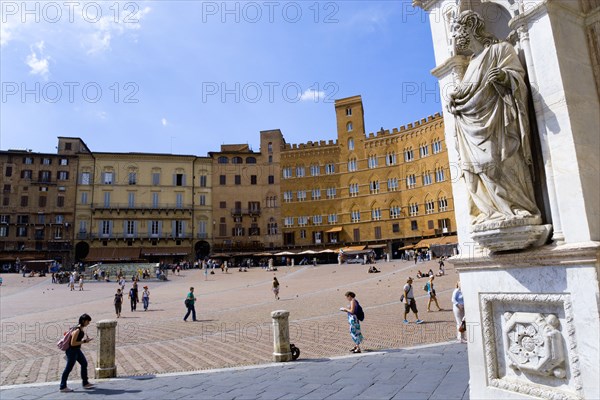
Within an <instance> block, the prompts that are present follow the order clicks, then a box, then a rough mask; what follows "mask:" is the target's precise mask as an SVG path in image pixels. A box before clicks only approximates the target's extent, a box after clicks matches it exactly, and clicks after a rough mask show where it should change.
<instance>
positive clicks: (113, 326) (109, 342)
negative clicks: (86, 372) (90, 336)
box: [95, 319, 117, 379]
mask: <svg viewBox="0 0 600 400" xmlns="http://www.w3.org/2000/svg"><path fill="white" fill-rule="evenodd" d="M96 327H97V328H98V337H97V338H96V340H98V355H97V357H96V374H95V377H96V379H104V378H114V377H116V376H117V365H116V364H115V354H116V352H115V344H116V332H117V321H116V320H114V319H105V320H102V321H98V322H97V323H96Z"/></svg>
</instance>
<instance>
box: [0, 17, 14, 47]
mask: <svg viewBox="0 0 600 400" xmlns="http://www.w3.org/2000/svg"><path fill="white" fill-rule="evenodd" d="M11 39H12V32H11V26H10V24H9V23H8V21H7V22H3V23H0V47H2V46H6V44H8V42H9V41H10V40H11Z"/></svg>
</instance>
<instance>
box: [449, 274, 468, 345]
mask: <svg viewBox="0 0 600 400" xmlns="http://www.w3.org/2000/svg"><path fill="white" fill-rule="evenodd" d="M452 311H453V312H454V319H456V339H457V340H458V341H460V342H461V343H467V340H466V334H465V332H464V331H463V332H461V326H462V323H463V319H464V318H465V301H464V300H463V295H462V291H461V290H460V281H458V282H456V289H454V292H452Z"/></svg>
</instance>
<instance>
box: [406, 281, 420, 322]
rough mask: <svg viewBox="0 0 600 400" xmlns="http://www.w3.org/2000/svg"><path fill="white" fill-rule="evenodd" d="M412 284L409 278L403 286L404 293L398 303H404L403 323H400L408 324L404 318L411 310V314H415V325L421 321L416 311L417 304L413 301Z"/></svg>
mask: <svg viewBox="0 0 600 400" xmlns="http://www.w3.org/2000/svg"><path fill="white" fill-rule="evenodd" d="M412 283H413V280H412V278H411V277H410V276H409V277H408V279H407V280H406V285H404V293H403V294H402V296H401V297H400V301H402V302H403V303H404V321H402V322H404V323H405V324H408V320H407V319H406V317H407V316H408V313H409V311H410V310H412V312H414V313H415V317H416V318H417V320H416V323H417V324H422V323H423V321H422V320H420V319H419V311H418V310H417V302H416V301H415V295H414V293H413V287H412Z"/></svg>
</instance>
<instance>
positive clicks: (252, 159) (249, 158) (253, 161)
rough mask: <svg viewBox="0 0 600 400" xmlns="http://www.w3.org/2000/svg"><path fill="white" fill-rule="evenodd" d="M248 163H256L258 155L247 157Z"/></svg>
mask: <svg viewBox="0 0 600 400" xmlns="http://www.w3.org/2000/svg"><path fill="white" fill-rule="evenodd" d="M246 164H256V157H246Z"/></svg>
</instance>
